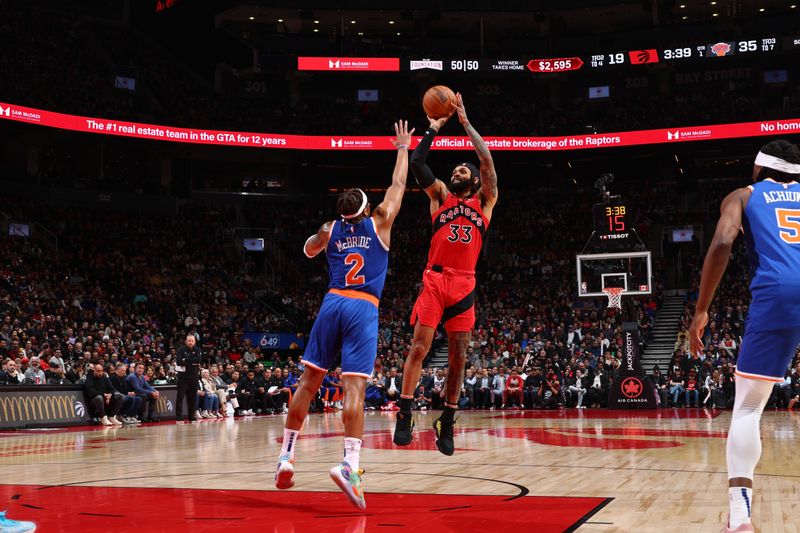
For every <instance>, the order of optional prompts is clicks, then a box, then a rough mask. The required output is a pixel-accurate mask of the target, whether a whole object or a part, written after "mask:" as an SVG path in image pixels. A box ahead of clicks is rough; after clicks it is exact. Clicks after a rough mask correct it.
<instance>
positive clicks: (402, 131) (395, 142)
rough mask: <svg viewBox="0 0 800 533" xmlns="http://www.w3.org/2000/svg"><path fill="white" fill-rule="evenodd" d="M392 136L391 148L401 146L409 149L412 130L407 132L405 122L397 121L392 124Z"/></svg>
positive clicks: (406, 122) (406, 123)
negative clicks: (393, 135)
mask: <svg viewBox="0 0 800 533" xmlns="http://www.w3.org/2000/svg"><path fill="white" fill-rule="evenodd" d="M394 134H395V138H394V139H392V146H394V147H395V148H400V147H401V146H405V147H406V148H410V147H411V136H412V135H414V128H411V131H408V121H407V120H398V121H397V122H395V123H394Z"/></svg>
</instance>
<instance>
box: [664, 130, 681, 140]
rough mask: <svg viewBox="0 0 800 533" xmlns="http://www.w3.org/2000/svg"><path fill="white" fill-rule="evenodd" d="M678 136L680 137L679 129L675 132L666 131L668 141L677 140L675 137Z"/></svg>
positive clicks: (677, 137)
mask: <svg viewBox="0 0 800 533" xmlns="http://www.w3.org/2000/svg"><path fill="white" fill-rule="evenodd" d="M680 138H681V132H680V131H675V132H671V131H668V132H667V140H668V141H672V140H677V139H680Z"/></svg>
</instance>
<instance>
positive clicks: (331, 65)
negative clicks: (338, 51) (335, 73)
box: [328, 59, 341, 68]
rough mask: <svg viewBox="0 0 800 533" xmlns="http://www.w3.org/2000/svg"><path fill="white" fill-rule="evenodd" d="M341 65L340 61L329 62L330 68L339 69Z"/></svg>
mask: <svg viewBox="0 0 800 533" xmlns="http://www.w3.org/2000/svg"><path fill="white" fill-rule="evenodd" d="M340 64H341V62H340V61H339V60H338V59H337V60H336V61H333V60H331V59H329V60H328V68H339V65H340Z"/></svg>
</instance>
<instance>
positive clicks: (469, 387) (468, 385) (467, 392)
mask: <svg viewBox="0 0 800 533" xmlns="http://www.w3.org/2000/svg"><path fill="white" fill-rule="evenodd" d="M477 384H478V378H477V376H476V375H475V371H474V370H473V369H471V368H468V369H467V370H466V372H465V375H464V385H463V386H462V387H461V395H462V396H464V397H466V398H467V403H466V405H467V408H470V407H471V408H473V409H475V408H476V405H475V387H476V385H477Z"/></svg>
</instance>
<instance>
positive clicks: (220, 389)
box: [211, 365, 239, 417]
mask: <svg viewBox="0 0 800 533" xmlns="http://www.w3.org/2000/svg"><path fill="white" fill-rule="evenodd" d="M211 381H212V383H213V384H214V387H215V389H216V394H217V398H219V405H220V409H219V412H220V414H221V415H222V416H223V417H226V416H228V409H227V406H228V385H227V384H226V383H225V381H224V380H223V379H222V377H220V375H219V367H218V366H217V365H211ZM231 407H233V409H234V411H235V410H236V408H237V407H239V402H238V401H236V398H231Z"/></svg>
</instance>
